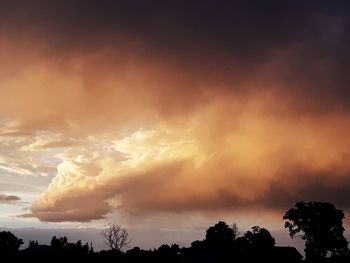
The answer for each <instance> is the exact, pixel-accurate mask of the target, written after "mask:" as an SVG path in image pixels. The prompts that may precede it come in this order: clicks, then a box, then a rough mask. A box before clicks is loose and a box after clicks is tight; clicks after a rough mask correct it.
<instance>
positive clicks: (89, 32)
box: [0, 0, 350, 113]
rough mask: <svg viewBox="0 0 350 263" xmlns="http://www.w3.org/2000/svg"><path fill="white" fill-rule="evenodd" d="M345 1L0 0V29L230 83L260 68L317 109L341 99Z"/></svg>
mask: <svg viewBox="0 0 350 263" xmlns="http://www.w3.org/2000/svg"><path fill="white" fill-rule="evenodd" d="M349 7H350V4H349V2H348V1H337V3H334V2H331V1H307V2H305V1H263V2H262V1H108V0H102V1H93V0H87V1H82V0H77V1H42V0H41V1H39V0H37V1H35V0H31V1H2V2H1V4H0V25H1V26H0V28H1V32H2V35H4V34H6V35H7V36H9V37H10V38H14V39H20V40H26V41H39V42H42V43H45V44H43V46H44V47H45V48H44V49H48V50H47V51H46V52H49V53H53V54H54V55H55V56H59V57H58V58H56V60H60V57H61V59H64V58H62V55H64V56H65V55H68V56H69V54H72V53H79V54H81V53H88V52H97V51H106V50H107V51H108V53H109V56H110V60H112V61H118V60H120V59H121V58H120V54H122V53H123V52H125V51H126V50H128V52H130V49H131V50H132V53H133V54H134V55H135V54H136V57H137V56H143V57H146V58H147V57H148V58H149V59H151V60H152V61H158V62H159V63H160V64H164V65H169V63H170V64H172V65H175V67H176V68H180V69H182V72H181V74H182V75H183V74H185V75H186V72H188V74H191V77H192V78H196V79H197V80H199V81H200V80H201V79H203V78H205V79H206V80H211V81H212V82H213V83H216V84H218V86H220V84H222V83H225V86H226V88H227V86H230V87H229V88H228V89H232V90H233V91H237V90H239V89H240V88H239V86H240V85H237V84H239V83H241V81H244V82H246V81H247V79H249V76H257V75H258V76H259V81H260V84H261V86H262V87H264V86H267V85H271V84H275V83H276V82H277V83H283V85H277V86H278V87H276V88H275V89H276V92H281V93H283V94H286V93H287V94H291V95H293V96H297V97H298V99H299V100H298V102H299V103H296V104H295V105H294V107H295V111H297V112H299V111H302V112H305V111H311V112H316V113H320V112H321V113H324V112H326V111H328V110H330V109H337V110H338V109H339V108H340V109H346V110H347V109H348V105H349V103H348V101H349V97H350V94H349V89H348V83H349V74H348V72H347V63H348V61H349V58H350V54H349V49H348V46H349V43H350V19H349V17H348V16H347V13H348V11H349V10H350V9H349ZM134 59H135V57H133V56H131V55H128V56H127V58H126V60H127V61H130V60H134ZM136 59H137V58H136ZM204 76H205V77H204ZM262 87H259V88H262ZM259 88H258V89H259ZM243 92H249V90H244V91H243ZM300 98H307V99H305V100H307V101H303V99H301V100H300ZM310 103H311V104H312V105H314V108H312V107H309V104H310ZM335 104H336V105H335ZM305 105H307V106H305Z"/></svg>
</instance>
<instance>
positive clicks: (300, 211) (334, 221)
mask: <svg viewBox="0 0 350 263" xmlns="http://www.w3.org/2000/svg"><path fill="white" fill-rule="evenodd" d="M344 217H345V216H344V212H343V211H342V210H340V209H336V208H335V206H334V205H333V204H330V203H326V202H308V203H304V202H298V203H296V205H295V207H294V208H291V209H289V210H288V211H287V212H286V213H285V215H284V217H283V219H285V220H287V222H286V223H285V228H288V230H289V234H290V236H291V237H292V238H293V237H295V236H297V235H298V234H300V235H301V238H302V239H303V240H305V255H306V259H307V260H310V261H312V260H320V259H322V258H326V257H327V256H328V255H332V256H341V255H345V254H348V242H347V241H346V239H345V238H344V235H343V233H344V227H343V219H344Z"/></svg>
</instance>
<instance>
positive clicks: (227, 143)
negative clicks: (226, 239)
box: [0, 0, 350, 253]
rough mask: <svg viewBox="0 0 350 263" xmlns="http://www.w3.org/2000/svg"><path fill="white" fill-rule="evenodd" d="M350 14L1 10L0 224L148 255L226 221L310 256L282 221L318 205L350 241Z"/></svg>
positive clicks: (320, 6)
mask: <svg viewBox="0 0 350 263" xmlns="http://www.w3.org/2000/svg"><path fill="white" fill-rule="evenodd" d="M349 12H350V3H349V2H347V1H338V2H337V3H334V2H330V1H323V0H320V1H308V2H307V3H306V2H305V1H301V0H294V1H292V0H290V1H289V0H286V1H283V2H281V1H274V0H268V1H264V3H262V2H261V1H258V0H250V1H210V0H208V1H198V0H192V1H184V0H179V1H166V2H164V1H158V0H156V1H137V0H131V1H119V0H116V1H111V0H100V1H98V2H97V1H94V0H76V1H59V0H53V1H45V0H27V1H21V0H2V1H0V226H1V228H2V229H10V230H11V231H14V232H15V233H16V234H18V235H19V236H20V231H22V234H24V235H25V240H29V239H31V237H32V238H33V239H35V237H37V238H39V241H40V240H41V242H47V239H46V238H51V236H52V235H49V236H47V237H46V234H49V233H50V231H51V232H52V233H63V232H64V233H67V235H68V236H70V235H69V232H70V233H71V237H72V238H73V239H75V238H78V239H79V237H78V235H79V233H80V234H81V235H82V236H84V238H91V240H90V241H93V242H95V243H96V247H98V248H101V249H102V243H101V241H102V237H101V235H100V234H98V233H97V232H98V229H101V228H103V227H104V226H105V225H106V224H107V223H109V222H116V223H117V224H119V225H121V226H123V227H126V228H127V229H128V230H130V235H131V238H132V239H133V240H135V241H134V242H135V244H139V245H140V246H141V247H142V246H143V247H144V248H151V247H156V246H158V245H159V244H160V243H161V244H163V243H167V242H179V243H180V245H181V244H184V245H186V244H187V245H189V242H191V241H193V240H196V239H203V237H204V230H205V229H206V228H207V227H209V226H211V225H212V224H213V223H215V222H217V221H219V220H223V221H226V222H227V223H229V224H231V223H237V225H238V227H239V228H240V229H241V231H242V232H244V231H247V230H249V229H250V228H251V227H252V226H256V225H258V226H260V227H264V228H266V229H268V230H270V231H271V233H272V234H276V240H277V244H281V245H291V246H296V247H297V248H298V250H299V251H300V252H301V253H302V250H303V246H304V244H303V242H301V241H300V240H298V239H291V238H289V235H288V231H287V230H286V229H285V228H284V220H283V219H282V217H283V215H284V213H285V212H286V211H287V210H288V209H290V208H292V207H293V206H294V205H295V204H296V202H298V201H305V202H308V201H324V202H330V203H332V204H334V205H335V206H336V207H337V208H339V209H341V210H343V211H344V213H345V220H344V222H343V223H344V227H345V229H346V232H345V236H346V237H347V239H350V232H349V231H350V137H349V134H350V107H349V105H350V89H349V87H348V85H349V83H350V78H349V74H348V63H349V61H350V52H349V48H348V47H349V43H350V16H349V15H348V14H349ZM32 229H34V230H33V231H31V230H32ZM86 229H89V230H91V233H88V232H87V231H85V230H86ZM68 230H69V231H68ZM65 231H66V232H65ZM44 233H45V237H44ZM201 237H202V238H201ZM162 240H164V241H162ZM86 242H89V241H86ZM102 242H103V241H102ZM25 245H26V244H24V246H25Z"/></svg>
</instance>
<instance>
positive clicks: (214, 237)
mask: <svg viewBox="0 0 350 263" xmlns="http://www.w3.org/2000/svg"><path fill="white" fill-rule="evenodd" d="M235 238H236V230H235V231H234V230H233V229H232V228H231V227H229V225H228V224H226V223H225V222H223V221H219V222H218V223H217V224H215V225H214V226H211V227H209V228H208V229H207V232H206V235H205V240H206V241H208V242H209V243H214V244H218V245H221V244H227V243H230V242H232V241H233V240H234V239H235Z"/></svg>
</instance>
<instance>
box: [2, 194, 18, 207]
mask: <svg viewBox="0 0 350 263" xmlns="http://www.w3.org/2000/svg"><path fill="white" fill-rule="evenodd" d="M19 201H21V198H19V197H18V196H15V195H4V194H0V204H11V205H14V204H17V203H18V202H19Z"/></svg>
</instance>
